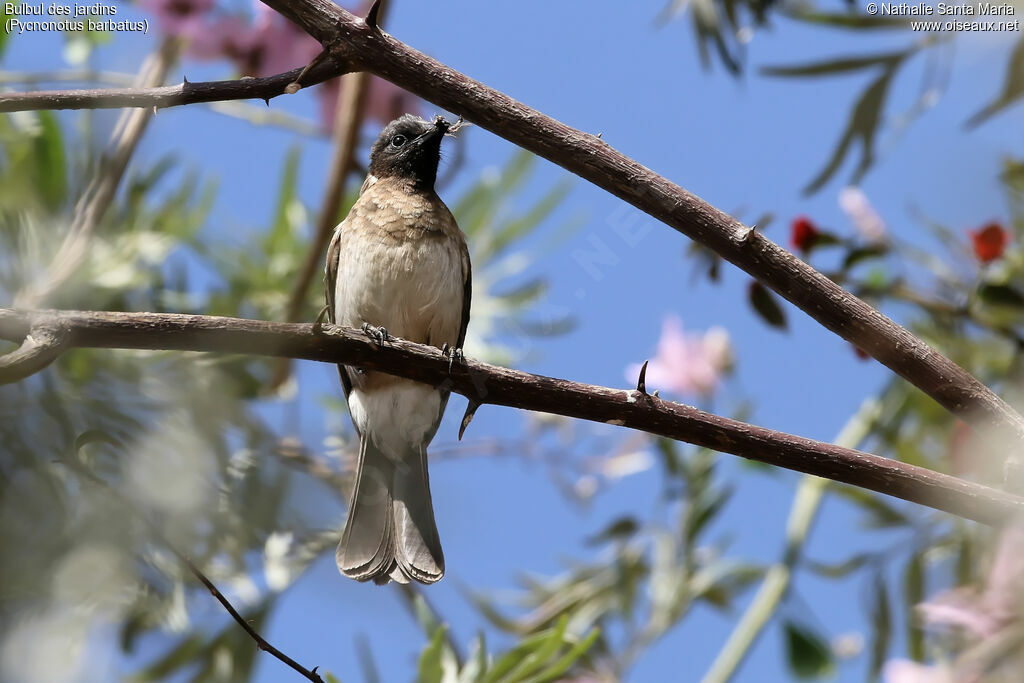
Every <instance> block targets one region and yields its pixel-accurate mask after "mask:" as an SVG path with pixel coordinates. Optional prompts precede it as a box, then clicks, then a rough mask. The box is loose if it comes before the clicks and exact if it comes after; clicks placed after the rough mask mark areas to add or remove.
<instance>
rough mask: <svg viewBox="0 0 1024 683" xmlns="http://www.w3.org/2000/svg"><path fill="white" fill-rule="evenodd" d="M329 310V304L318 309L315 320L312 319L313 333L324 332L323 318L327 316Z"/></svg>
mask: <svg viewBox="0 0 1024 683" xmlns="http://www.w3.org/2000/svg"><path fill="white" fill-rule="evenodd" d="M330 310H331V307H330V306H324V307H323V308H321V309H320V312H319V313H317V314H316V320H314V321H313V334H323V333H324V318H326V317H327V314H328V313H329V312H330Z"/></svg>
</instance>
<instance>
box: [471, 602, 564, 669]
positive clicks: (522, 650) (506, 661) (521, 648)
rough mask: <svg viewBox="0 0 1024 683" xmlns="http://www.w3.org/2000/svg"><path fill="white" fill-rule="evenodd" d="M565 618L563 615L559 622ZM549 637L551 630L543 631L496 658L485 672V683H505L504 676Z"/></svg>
mask: <svg viewBox="0 0 1024 683" xmlns="http://www.w3.org/2000/svg"><path fill="white" fill-rule="evenodd" d="M565 618H566V616H565V615H564V614H563V615H562V616H561V617H560V619H559V621H561V620H562V619H565ZM550 635H551V629H545V630H544V631H541V632H540V633H536V634H534V635H532V636H528V637H526V638H524V639H523V640H522V641H521V642H520V643H519V644H518V645H516V646H515V647H514V648H512V649H511V650H509V651H508V652H506V653H505V654H503V655H502V656H501V657H499V658H498V661H496V662H495V663H494V666H493V667H491V670H490V671H489V672H487V678H486V679H485V680H486V682H487V683H498V682H499V681H500V682H501V683H507V680H508V679H507V678H506V676H507V675H508V673H509V672H510V671H512V670H513V669H514V668H515V667H516V666H517V665H518V664H519V663H520V662H522V661H523V659H524V658H525V657H526V656H527V655H529V654H530V653H531V652H533V651H534V650H536V649H537V648H539V647H542V646H543V645H544V643H546V642H547V640H548V637H549V636H550Z"/></svg>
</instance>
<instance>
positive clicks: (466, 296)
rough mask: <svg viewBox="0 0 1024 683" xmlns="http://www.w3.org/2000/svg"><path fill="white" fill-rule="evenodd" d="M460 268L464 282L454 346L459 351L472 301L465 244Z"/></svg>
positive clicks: (471, 285) (471, 284) (471, 281)
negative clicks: (460, 318)
mask: <svg viewBox="0 0 1024 683" xmlns="http://www.w3.org/2000/svg"><path fill="white" fill-rule="evenodd" d="M462 266H463V268H462V269H463V271H464V272H465V277H466V282H465V284H464V285H463V288H462V325H461V326H460V327H459V343H458V344H456V345H455V347H456V348H459V349H461V348H462V345H463V344H464V343H465V341H466V328H468V327H469V304H470V302H471V301H472V299H473V266H472V265H471V264H470V261H469V249H468V248H467V247H466V243H465V242H463V243H462Z"/></svg>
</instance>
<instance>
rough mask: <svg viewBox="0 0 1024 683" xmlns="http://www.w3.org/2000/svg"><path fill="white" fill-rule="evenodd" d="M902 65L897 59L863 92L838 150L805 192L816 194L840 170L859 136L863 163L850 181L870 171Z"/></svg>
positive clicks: (854, 181)
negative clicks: (888, 99)
mask: <svg viewBox="0 0 1024 683" xmlns="http://www.w3.org/2000/svg"><path fill="white" fill-rule="evenodd" d="M898 65H899V62H896V63H894V64H891V65H890V66H888V67H886V68H885V69H884V70H883V71H882V73H881V75H880V76H879V77H878V78H876V79H875V80H874V81H873V82H872V83H871V85H869V86H868V87H867V89H866V90H864V92H863V93H862V94H861V96H860V99H859V100H857V103H856V104H855V105H854V108H853V112H852V113H851V115H850V120H849V123H847V125H846V130H845V131H844V132H843V135H842V137H841V138H840V139H839V143H838V144H837V145H836V149H835V151H834V152H833V153H832V158H831V159H830V160H829V161H828V163H827V164H825V168H823V169H822V170H821V172H820V173H818V175H817V176H816V177H815V178H814V180H812V181H811V182H810V184H809V185H808V186H807V187H806V188H804V194H814V193H815V192H817V191H818V190H820V189H821V188H822V187H823V186H824V185H825V183H827V182H828V181H829V179H830V178H831V177H832V176H833V175H834V174H835V172H836V171H838V170H839V166H840V165H841V164H842V163H843V159H844V158H846V154H847V152H849V151H850V148H851V147H852V146H853V143H854V142H855V141H856V140H858V139H859V140H860V142H861V158H860V163H859V164H858V165H857V168H856V169H855V170H854V173H853V177H852V178H851V180H850V183H851V184H854V185H856V184H857V183H858V182H860V179H861V178H862V177H863V176H864V174H865V173H867V171H868V169H869V168H871V165H872V164H873V163H874V145H875V133H876V132H877V129H878V122H879V120H880V119H881V115H882V106H883V104H884V103H885V97H886V95H887V94H888V91H889V85H890V84H891V83H892V78H893V76H894V75H895V74H896V68H897V66H898Z"/></svg>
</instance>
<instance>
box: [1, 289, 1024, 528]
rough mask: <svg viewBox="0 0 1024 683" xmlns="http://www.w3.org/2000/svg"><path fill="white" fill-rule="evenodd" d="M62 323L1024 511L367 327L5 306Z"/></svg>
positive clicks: (40, 323) (13, 331)
mask: <svg viewBox="0 0 1024 683" xmlns="http://www.w3.org/2000/svg"><path fill="white" fill-rule="evenodd" d="M35 329H50V330H58V331H59V335H60V336H61V338H62V339H63V340H64V341H63V343H64V345H65V346H66V347H75V346H79V347H92V348H125V349H164V350H177V351H212V352H218V353H233V354H255V355H264V356H280V357H291V358H301V359H306V360H314V361H322V362H325V363H345V364H348V365H356V366H359V367H363V368H366V369H368V370H380V371H383V372H388V373H391V374H394V375H399V376H401V377H407V378H409V379H413V380H417V381H420V382H424V383H427V384H431V385H434V386H443V387H445V388H447V389H451V390H453V391H455V392H457V393H460V394H462V395H464V396H466V397H467V398H469V400H470V401H472V402H478V403H482V404H485V403H490V404H494V405H503V406H509V407H513V408H522V409H525V410H533V411H539V412H546V413H552V414H556V415H564V416H567V417H574V418H580V419H584V420H591V421H594V422H604V423H608V424H614V425H621V426H624V427H629V428H631V429H636V430H639V431H643V432H647V433H650V434H655V435H658V436H664V437H667V438H670V439H677V440H680V441H687V442H689V443H693V444H697V445H699V446H705V447H707V448H712V449H714V450H716V451H722V452H725V453H732V454H734V455H739V456H741V457H744V458H749V459H751V460H757V461H760V462H764V463H768V464H771V465H777V466H779V467H785V468H787V469H792V470H797V471H799V472H806V473H808V474H815V475H818V476H820V477H825V478H827V479H832V480H835V481H840V482H844V483H847V484H852V485H854V486H860V487H863V488H867V489H871V490H873V491H877V492H879V493H885V494H888V495H891V496H896V497H898V498H903V499H904V500H909V501H912V502H915V503H919V504H921V505H927V506H929V507H932V508H935V509H937V510H944V511H946V512H950V513H952V514H955V515H959V516H961V517H966V518H969V519H974V520H977V521H980V522H985V523H988V524H999V523H1002V522H1003V521H1004V520H1006V519H1007V518H1008V517H1009V516H1011V515H1014V514H1020V513H1022V512H1024V499H1021V498H1018V497H1016V496H1013V495H1011V494H1008V493H1006V492H1003V491H998V490H996V489H992V488H989V487H987V486H982V485H980V484H975V483H973V482H967V481H963V480H960V479H957V478H955V477H951V476H949V475H945V474H940V473H938V472H933V471H931V470H928V469H925V468H922V467H915V466H913V465H908V464H906V463H902V462H898V461H895V460H890V459H888V458H883V457H880V456H877V455H872V454H870V453H862V452H860V451H856V450H852V449H849V448H843V447H840V446H836V445H834V444H828V443H824V442H820V441H814V440H813V439H806V438H803V437H800V436H794V435H792V434H786V433H783V432H777V431H774V430H770V429H765V428H763V427H757V426H755V425H751V424H747V423H744V422H740V421H738V420H732V419H729V418H724V417H720V416H717V415H713V414H710V413H706V412H704V411H701V410H698V409H696V408H693V407H691V406H687V405H683V404H679V403H673V402H671V401H666V400H663V399H660V398H657V397H655V396H651V395H648V394H645V393H641V392H639V391H636V390H624V389H612V388H608V387H600V386H594V385H589V384H581V383H579V382H571V381H568V380H564V379H556V378H553V377H544V376H542V375H533V374H529V373H526V372H520V371H517V370H510V369H508V368H502V367H498V366H494V365H488V364H486V363H481V362H479V361H475V360H472V359H467V360H466V362H465V363H464V364H463V363H459V364H456V365H455V366H454V368H453V369H452V370H451V373H450V374H449V366H448V362H449V361H448V358H447V357H446V356H442V355H441V352H440V351H439V350H438V349H435V348H433V347H430V346H424V345H421V344H413V343H411V342H407V341H403V340H399V339H395V340H393V341H391V342H389V343H387V344H385V345H384V346H382V347H378V346H377V345H376V343H375V342H373V341H371V340H370V339H369V338H368V337H367V336H366V335H365V334H364V333H363V332H360V331H358V330H353V329H348V328H342V327H327V328H324V330H323V332H322V333H318V334H314V333H313V329H312V326H311V325H309V324H298V323H272V322H264V321H259V320H243V319H238V318H221V317H213V316H200V315H181V314H165V313H109V312H77V311H17V310H12V309H0V339H8V340H11V341H22V340H23V339H25V338H26V337H27V336H28V335H29V334H30V333H31V332H32V331H33V330H35Z"/></svg>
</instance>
